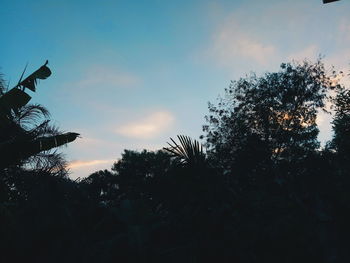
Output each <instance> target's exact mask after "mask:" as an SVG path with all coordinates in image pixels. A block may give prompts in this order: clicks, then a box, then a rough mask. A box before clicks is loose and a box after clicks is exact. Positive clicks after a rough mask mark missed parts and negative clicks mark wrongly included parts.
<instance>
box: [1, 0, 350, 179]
mask: <svg viewBox="0 0 350 263" xmlns="http://www.w3.org/2000/svg"><path fill="white" fill-rule="evenodd" d="M349 14H350V1H348V0H341V1H338V2H334V3H331V4H326V5H324V4H322V1H321V0H308V1H305V0H284V1H281V0H268V1H261V0H235V1H232V0H228V1H224V0H222V1H219V0H218V1H209V0H201V1H197V0H186V1H183V0H176V1H164V0H148V1H141V0H134V1H130V0H129V1H118V0H113V1H107V0H99V1H97V0H84V1H82V0H74V1H72V0H57V1H53V0H45V1H43V0H31V1H28V0H27V1H25V0H23V1H20V0H1V2H0V32H1V42H0V58H1V61H0V67H1V68H0V72H1V73H2V74H4V77H5V79H6V80H7V81H9V85H10V87H11V86H14V85H15V84H16V83H17V81H18V79H19V77H20V75H21V73H22V71H23V69H24V67H25V65H26V64H27V63H28V68H27V73H31V72H32V71H34V70H36V69H37V68H38V67H40V66H41V65H42V64H43V63H44V62H45V61H46V59H48V60H49V67H50V68H51V70H52V72H53V74H52V76H50V78H48V79H47V80H43V81H41V82H40V83H39V85H38V88H37V92H36V93H31V94H30V95H31V96H32V102H33V103H40V104H42V105H44V106H46V107H47V108H48V110H49V111H50V113H51V115H52V124H54V125H57V126H58V127H60V128H61V129H62V130H64V131H74V132H78V133H80V134H81V138H79V139H78V140H76V141H75V142H73V143H70V144H69V145H68V146H67V147H66V148H62V152H63V153H64V154H65V156H66V159H67V160H68V161H69V168H70V172H71V174H70V176H71V178H73V179H76V178H78V177H85V176H88V175H89V174H90V173H92V172H94V171H97V170H100V169H109V168H110V167H111V165H112V164H113V162H115V161H117V160H118V159H119V158H120V157H121V153H122V152H123V150H124V149H130V150H142V149H148V150H157V149H161V148H162V147H163V146H166V142H167V141H169V138H170V137H172V138H174V137H176V135H178V134H185V135H189V136H191V137H193V138H195V139H198V137H199V136H200V135H201V134H203V133H202V125H203V124H205V119H204V116H205V115H206V114H207V113H208V102H209V101H210V102H213V103H215V102H216V101H217V98H218V96H219V95H223V94H224V89H225V88H227V87H228V85H229V84H230V81H231V80H236V79H238V78H240V77H244V76H245V75H246V74H248V73H249V72H256V73H257V74H258V75H260V74H263V73H264V72H267V71H276V70H278V68H279V65H280V64H281V63H282V62H289V61H291V60H293V59H294V60H303V59H304V58H307V59H310V60H315V59H316V58H317V57H318V56H319V55H322V56H324V62H325V63H326V66H327V67H328V68H330V67H331V66H332V65H333V66H334V67H335V68H336V69H338V70H343V71H345V72H349V70H350V65H349V63H350V15H349ZM343 81H344V83H345V84H346V85H347V84H348V83H349V80H348V79H347V78H345V79H344V80H343ZM29 92H30V91H29ZM330 121H331V116H328V115H325V114H320V115H319V117H318V124H319V126H320V130H321V132H320V135H319V139H320V140H321V141H322V142H324V141H326V140H329V139H330V138H331V136H332V134H331V124H330Z"/></svg>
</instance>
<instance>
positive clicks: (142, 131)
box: [115, 111, 175, 139]
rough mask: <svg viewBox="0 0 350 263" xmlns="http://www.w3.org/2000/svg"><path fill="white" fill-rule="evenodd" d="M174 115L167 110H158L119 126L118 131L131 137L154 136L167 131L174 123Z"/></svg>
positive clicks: (146, 137)
mask: <svg viewBox="0 0 350 263" xmlns="http://www.w3.org/2000/svg"><path fill="white" fill-rule="evenodd" d="M174 120H175V118H174V116H173V115H172V114H171V113H169V112H166V111H158V112H154V113H152V114H150V115H149V116H146V117H145V118H143V119H140V120H138V121H135V122H130V123H126V124H124V125H121V126H119V127H118V128H117V129H116V130H115V131H116V133H118V134H120V135H122V136H125V137H131V138H137V139H148V138H153V137H155V136H157V135H159V134H161V133H162V132H164V131H166V130H167V129H169V128H170V127H171V125H172V124H173V123H174Z"/></svg>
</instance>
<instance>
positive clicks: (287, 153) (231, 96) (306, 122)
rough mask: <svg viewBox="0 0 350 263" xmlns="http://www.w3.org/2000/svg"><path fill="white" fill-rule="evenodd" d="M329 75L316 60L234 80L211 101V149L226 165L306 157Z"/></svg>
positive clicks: (208, 140) (313, 145)
mask: <svg viewBox="0 0 350 263" xmlns="http://www.w3.org/2000/svg"><path fill="white" fill-rule="evenodd" d="M331 77H332V75H330V74H327V72H326V70H325V68H324V65H323V63H322V61H321V60H320V59H319V60H318V61H316V62H315V63H310V62H307V61H304V62H303V63H300V64H297V63H295V62H294V63H283V64H282V65H281V70H280V71H279V72H277V73H266V74H265V75H264V76H263V77H257V76H256V75H255V74H252V75H250V76H248V77H246V78H241V79H240V80H238V81H233V82H232V83H231V85H230V87H229V88H228V89H226V90H225V97H224V98H222V99H220V101H219V104H218V105H217V106H215V105H214V104H211V103H210V104H209V111H210V115H208V116H206V119H207V121H208V125H205V126H203V130H204V132H205V133H206V135H205V138H206V143H207V146H208V149H209V153H211V154H212V156H217V161H218V162H219V163H222V165H223V166H225V168H226V169H229V170H233V167H235V169H238V170H241V169H242V170H246V169H253V170H254V169H256V166H257V165H258V166H259V165H265V166H266V164H268V165H267V166H270V162H271V161H272V162H276V161H281V160H285V161H291V160H293V162H295V161H297V160H299V159H302V158H304V157H305V156H306V155H307V154H308V153H310V152H312V151H314V150H315V149H317V148H318V147H319V142H318V141H317V135H318V128H317V124H316V115H317V112H318V111H319V110H321V109H324V106H325V100H326V99H327V92H328V91H329V90H331V89H333V88H334V85H333V83H332V81H331ZM253 149H254V150H253Z"/></svg>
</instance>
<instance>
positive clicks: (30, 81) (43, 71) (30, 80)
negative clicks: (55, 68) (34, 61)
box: [16, 60, 51, 92]
mask: <svg viewBox="0 0 350 263" xmlns="http://www.w3.org/2000/svg"><path fill="white" fill-rule="evenodd" d="M48 63H49V62H48V61H47V60H46V62H45V64H44V65H42V66H41V67H40V68H39V69H38V70H36V71H35V72H33V73H32V74H30V75H29V76H28V77H26V78H25V79H24V80H22V81H20V82H19V83H18V84H17V86H16V87H23V88H27V89H30V90H31V91H34V92H35V89H36V84H37V81H38V79H46V78H48V77H49V76H50V75H51V70H50V69H49V68H48V67H47V66H46V65H47V64H48Z"/></svg>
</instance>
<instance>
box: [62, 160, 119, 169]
mask: <svg viewBox="0 0 350 263" xmlns="http://www.w3.org/2000/svg"><path fill="white" fill-rule="evenodd" d="M113 161H114V160H112V159H110V160H89V161H83V160H77V161H72V162H70V163H69V164H68V168H69V169H77V168H81V167H86V166H97V165H100V164H107V163H111V162H113Z"/></svg>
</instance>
